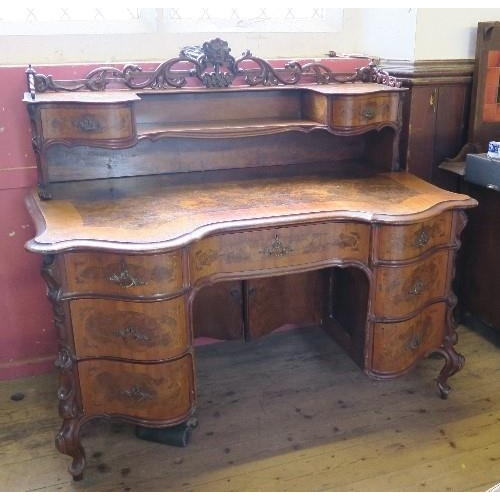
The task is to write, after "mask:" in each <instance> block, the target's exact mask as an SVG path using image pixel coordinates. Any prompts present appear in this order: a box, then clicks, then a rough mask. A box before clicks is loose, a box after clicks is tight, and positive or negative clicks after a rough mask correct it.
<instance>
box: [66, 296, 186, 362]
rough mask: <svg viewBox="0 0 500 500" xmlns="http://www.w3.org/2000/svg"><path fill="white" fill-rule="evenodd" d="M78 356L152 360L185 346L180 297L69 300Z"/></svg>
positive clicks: (180, 350) (179, 351)
mask: <svg viewBox="0 0 500 500" xmlns="http://www.w3.org/2000/svg"><path fill="white" fill-rule="evenodd" d="M70 310H71V319H72V323H73V337H74V341H75V349H76V355H77V357H78V358H84V357H99V356H110V357H118V358H124V359H136V360H144V361H154V360H159V359H168V358H172V357H176V356H180V355H181V354H183V353H184V352H186V350H187V349H188V347H189V344H190V342H189V337H188V333H187V332H188V330H187V326H186V308H185V304H184V298H183V297H178V298H175V299H171V300H166V301H161V302H123V301H116V300H105V299H77V300H72V301H71V302H70Z"/></svg>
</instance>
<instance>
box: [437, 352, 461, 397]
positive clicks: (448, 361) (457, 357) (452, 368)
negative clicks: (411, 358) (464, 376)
mask: <svg viewBox="0 0 500 500" xmlns="http://www.w3.org/2000/svg"><path fill="white" fill-rule="evenodd" d="M435 353H436V354H438V355H440V356H442V357H443V358H444V361H445V363H444V367H443V369H442V370H441V372H440V373H439V375H438V377H437V378H436V384H437V388H438V390H439V394H440V396H441V397H442V398H443V399H446V398H447V397H448V394H449V393H450V391H451V387H450V386H449V385H448V383H447V380H448V378H449V377H451V376H452V375H454V374H455V373H457V372H458V371H460V370H461V369H462V368H463V366H464V364H465V358H464V357H463V356H462V355H461V354H460V353H458V352H457V351H455V349H454V348H453V346H452V345H451V344H448V345H446V346H444V347H442V348H440V349H437V350H436V351H435Z"/></svg>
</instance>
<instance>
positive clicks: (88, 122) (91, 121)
mask: <svg viewBox="0 0 500 500" xmlns="http://www.w3.org/2000/svg"><path fill="white" fill-rule="evenodd" d="M72 123H73V126H74V127H75V128H77V129H78V130H80V131H81V132H89V133H90V132H100V131H101V130H102V125H101V124H100V122H99V120H96V119H95V118H94V117H93V116H90V115H87V116H82V117H81V118H79V119H78V120H73V122H72Z"/></svg>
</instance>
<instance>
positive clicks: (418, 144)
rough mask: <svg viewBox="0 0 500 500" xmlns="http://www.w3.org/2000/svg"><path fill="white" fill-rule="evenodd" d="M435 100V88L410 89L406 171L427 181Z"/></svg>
mask: <svg viewBox="0 0 500 500" xmlns="http://www.w3.org/2000/svg"><path fill="white" fill-rule="evenodd" d="M437 98H438V95H437V90H436V87H433V86H425V87H424V86H422V87H413V88H412V91H411V104H410V125H409V132H408V152H407V169H408V171H409V172H411V173H412V174H415V175H417V176H418V177H420V178H422V179H425V180H428V181H430V180H431V178H432V161H433V158H434V140H435V137H434V134H435V117H436V109H437Z"/></svg>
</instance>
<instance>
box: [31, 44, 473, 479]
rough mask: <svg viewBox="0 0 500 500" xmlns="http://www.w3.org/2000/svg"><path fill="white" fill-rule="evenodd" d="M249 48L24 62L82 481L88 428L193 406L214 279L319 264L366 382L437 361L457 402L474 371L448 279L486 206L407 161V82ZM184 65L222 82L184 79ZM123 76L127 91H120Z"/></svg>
mask: <svg viewBox="0 0 500 500" xmlns="http://www.w3.org/2000/svg"><path fill="white" fill-rule="evenodd" d="M217 44H219V45H217ZM214 46H216V48H217V47H218V48H222V49H221V50H220V51H219V52H217V51H216V56H213V54H212V53H211V52H210V50H209V49H210V48H213V47H214ZM200 54H201V56H200ZM211 57H212V58H214V57H215V59H212V60H211V59H210V58H211ZM203 58H204V59H203ZM243 59H246V60H247V61H250V63H251V64H250V69H241V68H243V63H244V62H245V61H243V60H238V61H236V60H234V59H233V58H232V57H231V56H230V55H229V51H228V50H227V46H225V45H224V43H223V42H222V41H220V40H215V41H212V42H210V44H205V46H204V47H203V49H202V50H201V51H198V52H196V51H195V50H194V49H190V50H187V51H183V53H181V56H180V57H179V58H176V59H175V60H174V62H173V63H171V64H170V63H169V64H167V65H162V66H161V67H160V68H159V69H158V70H156V71H154V72H150V73H146V72H141V71H139V70H138V69H137V68H134V67H132V69H131V67H127V68H125V69H124V70H123V71H119V70H117V69H113V68H111V69H110V68H104V69H102V70H101V71H100V72H93V73H92V74H91V75H89V76H88V77H87V78H86V79H82V80H79V81H74V82H62V83H61V82H56V81H55V80H53V79H51V78H50V77H45V76H44V75H39V74H37V73H36V72H35V71H34V70H33V69H30V70H29V71H28V82H29V93H27V95H26V96H25V102H26V103H27V107H28V110H29V113H30V117H31V119H32V125H33V144H34V148H35V152H36V154H37V158H38V162H39V165H38V166H39V172H40V184H39V189H38V192H36V191H34V192H33V193H32V194H31V195H30V196H29V197H28V199H27V205H28V208H29V211H30V213H31V215H32V217H33V219H34V221H35V223H36V227H37V234H36V236H35V237H34V238H33V239H32V240H30V241H29V242H28V243H27V248H28V250H30V251H32V252H37V253H39V254H42V255H43V256H44V264H43V271H42V273H43V276H44V278H45V280H46V282H47V285H48V296H49V299H50V300H51V301H52V304H53V307H54V315H55V323H56V326H57V328H58V334H59V346H60V347H59V355H58V357H57V361H56V364H57V366H58V368H59V369H60V376H61V382H60V388H59V390H58V394H57V396H58V398H59V411H60V415H61V417H62V419H63V424H62V428H61V430H60V432H59V433H58V434H57V437H56V445H57V448H58V449H59V450H60V451H61V452H62V453H65V454H68V455H70V456H71V457H72V458H73V461H72V464H71V466H70V472H71V473H72V475H73V477H74V478H76V479H78V478H81V477H82V473H83V469H84V467H85V453H84V450H83V447H82V444H81V442H80V430H81V427H82V425H83V424H84V423H85V422H87V421H89V420H90V419H93V418H96V417H115V418H120V419H123V420H125V421H128V422H132V423H135V424H140V425H142V426H146V427H151V428H163V427H169V426H175V425H178V424H180V423H182V422H185V421H187V420H188V419H189V418H190V416H191V415H192V414H193V412H194V411H195V408H196V365H195V354H196V353H195V350H194V348H193V332H192V305H193V300H194V297H195V296H196V294H197V292H198V291H199V290H200V289H201V288H202V287H204V286H206V285H207V284H211V283H214V282H218V281H225V280H235V279H240V280H241V279H248V278H255V277H257V278H262V277H270V276H277V275H285V274H291V273H297V272H305V271H312V270H318V269H323V270H325V286H324V293H323V297H322V300H321V310H322V320H321V324H322V326H323V327H324V329H325V330H326V331H327V332H329V333H330V334H331V335H332V336H333V337H334V338H335V339H337V340H338V341H339V342H340V343H341V344H342V345H343V347H344V348H345V349H346V351H347V353H348V354H349V355H350V356H352V358H353V359H354V360H355V361H356V362H357V363H358V364H359V366H360V367H361V368H362V369H363V370H364V372H365V373H366V374H367V375H368V376H370V377H373V378H377V379H387V378H393V377H397V376H399V375H402V374H404V373H405V372H407V371H408V370H410V369H411V368H412V367H414V366H415V364H416V363H417V362H418V361H419V360H421V359H422V358H424V357H426V356H428V355H429V354H431V353H438V354H440V355H441V356H442V357H443V358H444V367H443V368H442V370H441V372H440V373H439V374H437V386H438V389H439V391H440V394H441V395H442V397H446V396H447V394H448V392H449V386H448V384H447V379H448V378H449V377H450V376H451V375H453V374H454V373H455V372H457V371H458V370H459V369H460V368H461V367H462V365H463V361H464V360H463V357H462V356H461V355H460V354H458V353H457V352H456V351H455V349H454V344H455V343H456V341H457V338H456V335H455V332H454V329H453V324H452V309H453V307H454V306H455V302H456V300H455V296H454V295H453V293H452V290H451V282H452V278H453V274H454V261H455V254H456V251H457V249H458V248H459V245H460V243H459V235H460V232H461V231H462V229H463V227H464V224H465V215H464V209H467V208H469V207H473V206H474V205H475V201H474V200H472V199H470V198H469V197H467V196H465V195H461V194H455V193H450V192H446V191H443V190H441V189H439V188H437V187H434V186H432V185H430V184H428V183H426V182H425V181H422V180H420V179H418V178H417V177H415V176H413V175H411V174H409V173H407V172H404V171H398V158H397V149H398V137H399V130H400V126H401V105H402V99H403V97H404V92H405V91H404V90H402V89H400V88H397V86H395V84H396V82H394V81H393V80H391V79H390V78H388V77H387V75H384V74H383V73H378V72H377V70H376V68H374V67H372V66H370V67H369V68H365V69H363V70H361V71H358V73H357V74H355V75H351V76H346V75H342V76H336V75H334V74H332V73H331V72H329V70H327V69H326V68H324V67H322V66H321V65H314V64H313V65H310V66H308V67H300V66H299V69H297V67H295V69H293V68H294V67H293V66H292V70H293V71H292V70H290V68H288V69H287V68H285V69H283V71H282V72H280V71H278V70H275V69H272V68H271V67H270V66H267V65H266V63H265V61H263V60H261V59H257V58H254V57H253V56H251V55H250V54H246V55H245V56H244V57H243ZM174 64H175V65H179V64H186V65H188V66H189V67H190V68H193V67H194V70H192V69H190V70H188V69H185V68H184V67H181V69H178V70H175V71H174ZM209 65H210V67H213V68H214V71H213V72H212V73H208V72H207V71H206V68H207V67H208V66H209ZM223 66H224V67H228V68H229V69H227V71H223V70H222V69H221V68H222V67H223ZM290 71H291V73H290ZM266 72H267V73H266ZM183 75H184V76H186V78H189V77H193V75H194V76H195V77H196V78H199V80H200V81H202V82H203V83H204V85H206V86H207V87H209V88H201V89H200V88H190V87H184V88H180V87H183V85H184V83H185V82H186V79H184V76H183ZM310 75H312V77H313V79H314V81H313V82H309V83H305V84H304V83H302V82H299V81H298V80H300V78H301V77H304V79H306V77H307V76H310ZM243 77H245V78H246V83H247V84H250V85H246V86H237V85H233V86H231V80H232V79H233V78H234V79H237V78H243ZM117 81H118V83H120V84H121V85H122V86H126V87H127V88H126V89H122V90H111V89H108V88H107V86H108V84H109V85H111V84H113V85H116V83H117ZM380 81H382V83H380ZM315 82H316V83H315ZM244 83H245V82H244ZM258 83H267V85H264V86H259V85H257V84H258ZM171 87H172V88H171ZM176 87H179V88H176ZM284 307H286V304H284Z"/></svg>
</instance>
